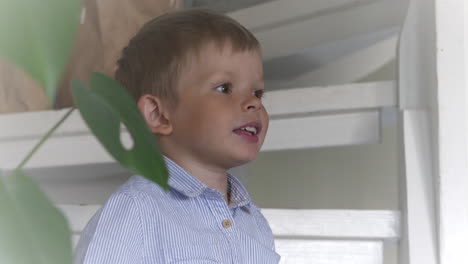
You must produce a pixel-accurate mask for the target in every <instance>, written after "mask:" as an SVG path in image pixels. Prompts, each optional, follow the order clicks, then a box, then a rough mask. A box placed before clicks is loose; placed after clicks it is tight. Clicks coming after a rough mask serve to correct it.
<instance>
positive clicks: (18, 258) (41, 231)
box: [0, 170, 72, 264]
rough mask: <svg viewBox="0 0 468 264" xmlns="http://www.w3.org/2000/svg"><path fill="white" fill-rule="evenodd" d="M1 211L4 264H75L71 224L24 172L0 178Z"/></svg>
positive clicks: (0, 254) (0, 245)
mask: <svg viewBox="0 0 468 264" xmlns="http://www.w3.org/2000/svg"><path fill="white" fill-rule="evenodd" d="M0 212H1V214H0V263H12V264H23V263H24V264H30V263H37V264H71V263H72V250H71V248H72V247H71V238H70V231H69V229H68V225H67V221H66V220H65V218H64V216H63V215H62V214H61V212H60V211H59V210H58V209H56V208H55V207H54V206H53V205H52V204H51V203H50V201H49V200H48V199H47V197H46V196H45V195H44V193H43V192H42V191H41V190H40V189H39V187H38V186H37V185H36V184H35V183H34V182H33V181H32V180H31V178H29V177H28V176H26V175H25V174H24V173H23V172H21V171H19V170H15V171H14V172H13V173H12V174H10V175H8V176H5V177H2V176H0Z"/></svg>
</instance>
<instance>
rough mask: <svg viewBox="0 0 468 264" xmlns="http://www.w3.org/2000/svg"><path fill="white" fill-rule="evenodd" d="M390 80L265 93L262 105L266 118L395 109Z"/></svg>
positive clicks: (394, 97)
mask: <svg viewBox="0 0 468 264" xmlns="http://www.w3.org/2000/svg"><path fill="white" fill-rule="evenodd" d="M396 95H397V92H396V84H395V82H394V81H383V82H371V83H350V84H344V85H334V86H318V87H306V88H295V89H286V90H279V91H271V92H267V93H266V96H265V99H264V100H263V103H264V105H265V107H266V108H267V110H268V113H269V114H270V117H272V118H275V116H278V115H279V116H281V115H291V114H304V113H322V112H326V111H343V110H361V109H366V108H380V107H392V106H396V103H397V100H396Z"/></svg>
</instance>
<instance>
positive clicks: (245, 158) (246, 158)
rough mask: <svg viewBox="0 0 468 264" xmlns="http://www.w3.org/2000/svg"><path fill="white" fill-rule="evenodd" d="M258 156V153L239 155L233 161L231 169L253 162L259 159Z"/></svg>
mask: <svg viewBox="0 0 468 264" xmlns="http://www.w3.org/2000/svg"><path fill="white" fill-rule="evenodd" d="M257 154H258V152H256V153H243V154H242V155H238V156H236V157H235V158H234V159H233V162H232V165H231V166H230V167H238V166H242V165H245V164H247V163H249V162H252V161H254V160H255V159H256V158H257Z"/></svg>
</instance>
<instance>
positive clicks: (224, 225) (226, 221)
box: [223, 219, 232, 228]
mask: <svg viewBox="0 0 468 264" xmlns="http://www.w3.org/2000/svg"><path fill="white" fill-rule="evenodd" d="M231 226H232V223H231V221H229V219H224V220H223V227H224V228H230V227H231Z"/></svg>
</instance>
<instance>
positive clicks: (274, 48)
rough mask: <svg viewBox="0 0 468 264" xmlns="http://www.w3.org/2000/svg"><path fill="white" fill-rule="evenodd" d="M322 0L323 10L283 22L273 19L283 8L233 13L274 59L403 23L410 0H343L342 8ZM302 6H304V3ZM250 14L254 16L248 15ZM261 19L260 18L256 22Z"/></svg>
mask: <svg viewBox="0 0 468 264" xmlns="http://www.w3.org/2000/svg"><path fill="white" fill-rule="evenodd" d="M281 1H282V2H283V3H282V4H284V5H290V6H291V7H292V6H293V5H292V4H290V1H289V0H281ZM275 2H277V1H274V2H271V3H270V5H276V4H278V3H275ZM308 2H309V3H308V4H307V5H313V4H315V3H316V2H317V1H308ZM312 2H313V3H312ZM318 2H319V3H320V4H318V7H319V10H320V9H322V11H321V12H320V11H319V12H316V13H314V12H313V9H312V10H311V11H312V12H311V13H310V15H300V16H299V17H298V18H297V19H292V20H287V21H284V20H281V19H280V20H279V21H281V22H278V23H279V25H278V24H276V23H275V22H273V23H271V21H272V20H274V19H273V18H274V17H276V16H280V15H279V13H281V12H278V11H274V12H272V11H271V10H270V9H269V8H265V6H264V10H262V9H261V8H258V9H254V8H255V7H253V8H252V9H246V11H245V12H248V14H247V13H246V14H242V12H243V10H240V11H237V12H236V13H235V14H234V15H231V16H233V17H234V18H236V19H238V21H239V22H240V23H241V24H244V25H246V26H247V28H249V24H251V25H252V28H253V32H254V34H255V36H256V37H257V38H258V39H259V41H260V43H261V44H262V49H263V56H264V58H265V59H270V58H273V57H281V56H286V55H290V54H294V53H297V52H302V51H304V50H306V49H308V48H310V47H312V46H314V45H318V44H323V43H328V42H332V41H336V40H343V39H346V38H349V37H352V36H356V35H360V34H366V33H371V32H376V31H379V30H384V29H388V28H392V27H396V26H400V25H401V21H402V18H403V16H404V14H405V11H406V4H407V1H406V0H381V1H357V2H355V3H358V4H352V2H349V1H348V2H347V3H346V4H344V2H343V6H342V8H340V4H339V2H335V1H318ZM325 2H333V3H325ZM350 3H351V4H350ZM265 5H267V4H265ZM296 8H297V7H296ZM298 9H301V8H300V6H299V8H298ZM303 9H304V10H309V9H307V8H303ZM327 9H328V10H327ZM252 10H254V11H252ZM324 10H327V11H324ZM285 12H288V11H285ZM302 12H304V11H302ZM322 12H323V13H322ZM272 14H273V15H272ZM247 16H249V17H250V18H249V19H247V18H246V17H247ZM263 17H269V20H270V21H269V22H262V21H264V20H263V19H262V18H263ZM257 20H258V21H259V22H252V21H257ZM259 25H261V26H259ZM269 25H271V26H269ZM255 27H257V29H256V28H255ZM292 40H294V41H292Z"/></svg>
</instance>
